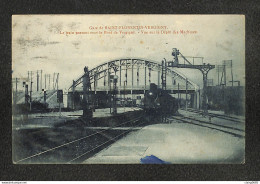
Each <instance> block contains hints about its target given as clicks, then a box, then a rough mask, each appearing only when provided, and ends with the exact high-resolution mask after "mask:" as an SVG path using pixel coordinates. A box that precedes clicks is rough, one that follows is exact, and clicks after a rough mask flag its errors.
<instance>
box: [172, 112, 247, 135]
mask: <svg viewBox="0 0 260 184" xmlns="http://www.w3.org/2000/svg"><path fill="white" fill-rule="evenodd" d="M173 120H174V121H177V122H181V123H187V124H192V125H196V126H200V127H204V128H208V129H211V130H216V131H220V132H223V133H225V134H229V135H232V136H235V137H239V138H245V134H244V130H243V129H239V128H235V127H231V126H226V125H220V124H216V123H211V122H207V121H202V120H199V119H195V118H191V117H186V116H179V117H177V116H172V117H170V118H168V121H173Z"/></svg>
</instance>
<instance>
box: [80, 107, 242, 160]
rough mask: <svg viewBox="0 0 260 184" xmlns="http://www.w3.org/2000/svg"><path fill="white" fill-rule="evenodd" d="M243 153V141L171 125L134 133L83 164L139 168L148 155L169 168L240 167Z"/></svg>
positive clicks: (173, 123)
mask: <svg viewBox="0 0 260 184" xmlns="http://www.w3.org/2000/svg"><path fill="white" fill-rule="evenodd" d="M180 113H189V112H184V111H182V112H180ZM192 115H193V114H192ZM193 116H194V115H193ZM214 121H217V120H214ZM158 123H159V122H158ZM220 123H221V122H220ZM230 124H232V123H230ZM225 125H228V122H226V121H225ZM241 126H243V125H241ZM244 150H245V139H244V138H238V137H235V136H232V135H229V134H225V133H223V132H220V131H216V130H213V129H209V128H205V127H200V126H196V125H192V124H188V123H180V122H174V121H171V123H167V124H153V125H149V126H145V127H143V128H142V129H140V130H136V131H133V132H131V133H129V134H128V135H127V136H125V137H124V138H122V139H120V140H118V141H117V142H115V143H114V144H112V145H110V146H109V147H108V148H106V149H104V150H102V151H100V152H99V153H97V154H96V155H94V156H93V157H91V158H89V159H87V160H85V161H84V162H83V164H139V163H140V160H141V159H142V158H144V157H146V156H151V155H153V156H155V157H157V158H159V159H161V160H163V161H165V162H168V163H171V164H185V163H188V164H200V163H201V164H206V163H215V164H222V163H238V164H239V163H243V162H244V160H241V158H244Z"/></svg>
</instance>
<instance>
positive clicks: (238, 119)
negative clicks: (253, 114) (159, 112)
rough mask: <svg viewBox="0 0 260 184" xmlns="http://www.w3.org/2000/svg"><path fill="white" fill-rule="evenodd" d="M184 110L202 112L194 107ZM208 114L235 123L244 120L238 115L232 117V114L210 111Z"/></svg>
mask: <svg viewBox="0 0 260 184" xmlns="http://www.w3.org/2000/svg"><path fill="white" fill-rule="evenodd" d="M182 110H186V109H182ZM186 111H189V112H193V113H198V114H201V115H202V114H203V112H202V111H200V110H196V109H187V110H186ZM208 115H209V116H211V117H216V118H220V119H224V120H228V121H233V122H236V123H244V122H245V121H244V120H242V119H240V118H238V117H232V116H228V115H224V114H215V113H210V112H208Z"/></svg>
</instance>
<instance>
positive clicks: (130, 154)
mask: <svg viewBox="0 0 260 184" xmlns="http://www.w3.org/2000/svg"><path fill="white" fill-rule="evenodd" d="M12 109H13V111H12V112H13V113H12V149H13V150H12V154H13V155H12V158H13V163H14V164H75V163H76V164H230V163H232V164H244V163H245V162H246V160H245V122H246V121H245V16H244V15H127V14H124V15H13V16H12Z"/></svg>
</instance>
